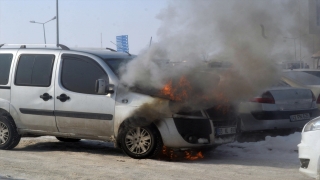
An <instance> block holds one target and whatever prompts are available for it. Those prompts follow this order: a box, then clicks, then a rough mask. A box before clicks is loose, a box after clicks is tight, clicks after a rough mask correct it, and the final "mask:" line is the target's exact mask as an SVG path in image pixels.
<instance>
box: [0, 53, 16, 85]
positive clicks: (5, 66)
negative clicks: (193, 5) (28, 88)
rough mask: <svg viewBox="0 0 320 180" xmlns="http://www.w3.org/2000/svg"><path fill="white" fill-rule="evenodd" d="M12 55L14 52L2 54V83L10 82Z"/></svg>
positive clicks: (0, 59)
mask: <svg viewBox="0 0 320 180" xmlns="http://www.w3.org/2000/svg"><path fill="white" fill-rule="evenodd" d="M12 57H13V55H12V54H0V85H6V84H8V81H9V73H10V68H11V62H12Z"/></svg>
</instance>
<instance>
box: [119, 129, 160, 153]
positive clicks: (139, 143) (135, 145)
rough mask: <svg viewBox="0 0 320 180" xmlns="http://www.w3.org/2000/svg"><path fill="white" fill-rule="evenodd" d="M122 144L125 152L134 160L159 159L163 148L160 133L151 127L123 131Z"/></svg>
mask: <svg viewBox="0 0 320 180" xmlns="http://www.w3.org/2000/svg"><path fill="white" fill-rule="evenodd" d="M120 144H121V149H122V150H123V152H124V153H125V154H127V155H128V156H130V157H132V158H134V159H144V158H154V157H157V156H158V155H159V154H160V152H161V150H162V146H163V143H162V139H161V135H160V133H159V132H158V130H157V129H156V128H155V127H151V126H145V127H134V128H124V129H122V130H121V133H120Z"/></svg>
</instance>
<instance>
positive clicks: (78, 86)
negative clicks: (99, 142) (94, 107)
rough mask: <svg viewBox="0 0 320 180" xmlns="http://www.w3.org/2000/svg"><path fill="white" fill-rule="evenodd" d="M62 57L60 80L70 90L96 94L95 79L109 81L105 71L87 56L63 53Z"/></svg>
mask: <svg viewBox="0 0 320 180" xmlns="http://www.w3.org/2000/svg"><path fill="white" fill-rule="evenodd" d="M62 59H63V62H62V73H61V82H62V85H63V87H64V88H66V89H68V90H70V91H73V92H78V93H85V94H96V92H95V84H96V80H98V79H104V80H105V81H106V82H107V83H108V82H109V78H108V75H107V73H106V72H105V71H104V70H103V69H102V67H100V65H99V64H98V63H97V62H95V60H93V59H91V58H89V57H86V56H80V55H69V54H65V55H63V56H62Z"/></svg>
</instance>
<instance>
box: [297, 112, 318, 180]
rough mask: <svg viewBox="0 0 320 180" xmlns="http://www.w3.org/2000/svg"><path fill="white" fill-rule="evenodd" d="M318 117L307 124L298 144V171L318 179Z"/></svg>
mask: <svg viewBox="0 0 320 180" xmlns="http://www.w3.org/2000/svg"><path fill="white" fill-rule="evenodd" d="M319 137H320V117H317V118H315V119H313V120H311V121H310V122H308V123H307V124H306V125H305V126H304V128H303V130H302V133H301V143H300V144H298V148H299V159H300V169H299V171H300V172H302V173H304V174H306V175H308V176H310V177H313V178H317V179H319V178H320V174H319V173H320V171H319V169H320V139H319Z"/></svg>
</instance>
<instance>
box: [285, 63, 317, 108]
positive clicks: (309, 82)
mask: <svg viewBox="0 0 320 180" xmlns="http://www.w3.org/2000/svg"><path fill="white" fill-rule="evenodd" d="M282 74H283V77H282V79H283V80H284V81H285V82H286V83H288V84H290V86H293V87H305V88H309V89H311V90H312V92H313V94H314V95H315V96H316V99H317V100H316V103H317V105H318V108H320V70H319V69H294V70H284V71H283V73H282Z"/></svg>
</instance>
